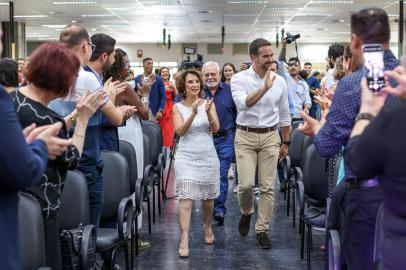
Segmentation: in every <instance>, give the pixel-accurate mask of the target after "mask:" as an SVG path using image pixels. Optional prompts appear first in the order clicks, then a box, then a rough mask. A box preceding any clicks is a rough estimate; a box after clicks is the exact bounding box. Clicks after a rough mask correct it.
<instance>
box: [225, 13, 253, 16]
mask: <svg viewBox="0 0 406 270" xmlns="http://www.w3.org/2000/svg"><path fill="white" fill-rule="evenodd" d="M224 16H225V17H256V16H258V14H255V13H226V14H224Z"/></svg>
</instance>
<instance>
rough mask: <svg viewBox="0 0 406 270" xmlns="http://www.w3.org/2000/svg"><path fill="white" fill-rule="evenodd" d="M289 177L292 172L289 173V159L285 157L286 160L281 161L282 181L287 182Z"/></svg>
mask: <svg viewBox="0 0 406 270" xmlns="http://www.w3.org/2000/svg"><path fill="white" fill-rule="evenodd" d="M291 175H292V172H291V163H290V157H289V156H286V158H285V159H284V160H283V177H284V178H285V179H284V180H286V181H288V180H289V179H290V177H291Z"/></svg>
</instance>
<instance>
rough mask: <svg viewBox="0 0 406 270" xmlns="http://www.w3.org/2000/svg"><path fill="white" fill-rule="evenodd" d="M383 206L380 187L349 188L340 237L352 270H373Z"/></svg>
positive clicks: (348, 264) (344, 199)
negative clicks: (380, 208)
mask: <svg viewBox="0 0 406 270" xmlns="http://www.w3.org/2000/svg"><path fill="white" fill-rule="evenodd" d="M381 203H382V198H381V193H380V190H379V187H370V188H347V191H346V192H345V194H344V195H343V197H342V200H341V203H340V208H341V210H342V213H343V215H344V216H343V218H342V219H341V229H340V235H341V241H342V251H343V253H344V256H345V258H346V261H347V266H348V269H350V270H371V269H373V266H372V265H373V250H374V238H375V221H376V214H377V212H378V208H379V206H380V205H381Z"/></svg>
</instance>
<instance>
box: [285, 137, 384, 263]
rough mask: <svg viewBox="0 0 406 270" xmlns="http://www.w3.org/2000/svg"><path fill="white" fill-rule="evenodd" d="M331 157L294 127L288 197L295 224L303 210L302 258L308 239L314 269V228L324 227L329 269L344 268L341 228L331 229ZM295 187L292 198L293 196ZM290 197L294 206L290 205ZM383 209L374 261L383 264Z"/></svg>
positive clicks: (335, 177) (287, 169) (287, 162)
mask: <svg viewBox="0 0 406 270" xmlns="http://www.w3.org/2000/svg"><path fill="white" fill-rule="evenodd" d="M341 161H342V157H339V158H337V160H336V163H335V170H334V175H333V179H332V180H333V183H332V185H333V187H334V186H336V184H337V181H338V178H339V171H340V164H341ZM326 168H327V160H326V159H324V158H322V157H321V156H320V155H319V153H318V152H317V149H316V148H315V146H314V145H313V139H312V138H310V137H308V136H306V135H304V134H303V133H302V132H300V131H298V130H297V129H294V130H293V131H292V135H291V144H290V146H289V156H288V157H287V159H286V160H285V162H284V180H285V181H284V182H283V184H284V185H285V190H286V192H285V199H286V200H287V215H288V216H289V209H290V207H292V223H293V226H294V227H295V224H296V218H297V216H296V209H299V213H298V216H299V233H300V234H301V249H300V257H301V259H303V258H304V249H305V246H304V242H305V239H306V251H307V254H306V255H307V269H309V270H310V269H311V249H312V229H313V228H318V229H324V230H325V232H326V234H325V236H326V245H327V247H326V248H327V249H328V266H329V270H340V269H341V264H342V255H341V241H340V235H339V232H338V231H337V230H328V229H327V217H328V216H329V209H330V198H329V197H328V173H327V171H326ZM291 189H292V198H291V195H290V192H291ZM290 199H291V200H292V205H290ZM383 215H384V214H383V208H382V206H381V207H380V209H379V211H378V214H377V222H376V228H375V249H374V261H375V264H379V261H380V254H379V252H378V250H379V245H380V243H381V242H382V225H381V220H382V219H383Z"/></svg>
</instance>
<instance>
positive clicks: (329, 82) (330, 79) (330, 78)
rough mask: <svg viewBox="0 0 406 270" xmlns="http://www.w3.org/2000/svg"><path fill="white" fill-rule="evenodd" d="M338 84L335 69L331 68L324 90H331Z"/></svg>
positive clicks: (327, 74)
mask: <svg viewBox="0 0 406 270" xmlns="http://www.w3.org/2000/svg"><path fill="white" fill-rule="evenodd" d="M336 83H337V81H336V80H335V79H334V68H331V69H329V70H328V71H327V73H326V83H325V85H324V88H325V89H327V90H329V89H330V87H332V86H333V85H334V84H336Z"/></svg>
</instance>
